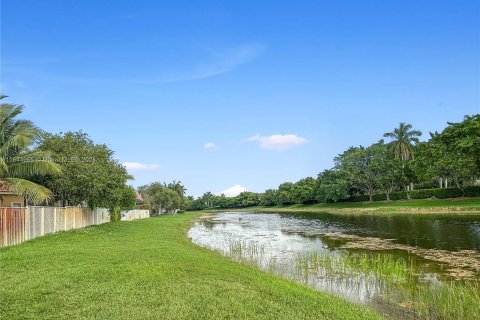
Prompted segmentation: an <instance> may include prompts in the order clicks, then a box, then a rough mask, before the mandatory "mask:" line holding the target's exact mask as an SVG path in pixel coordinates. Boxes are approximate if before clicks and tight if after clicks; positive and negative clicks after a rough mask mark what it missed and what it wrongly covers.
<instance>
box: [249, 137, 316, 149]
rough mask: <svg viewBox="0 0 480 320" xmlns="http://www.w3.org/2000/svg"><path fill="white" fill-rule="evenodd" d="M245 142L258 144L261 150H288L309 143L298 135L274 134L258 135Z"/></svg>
mask: <svg viewBox="0 0 480 320" xmlns="http://www.w3.org/2000/svg"><path fill="white" fill-rule="evenodd" d="M245 141H254V142H258V143H259V144H260V148H262V149H268V150H286V149H290V148H293V147H295V146H299V145H302V144H305V143H307V142H308V140H307V139H305V138H304V137H300V136H297V135H296V134H274V135H271V136H262V135H259V134H257V135H254V136H253V137H250V138H248V139H246V140H245Z"/></svg>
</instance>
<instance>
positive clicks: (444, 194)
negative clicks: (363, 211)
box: [345, 186, 480, 202]
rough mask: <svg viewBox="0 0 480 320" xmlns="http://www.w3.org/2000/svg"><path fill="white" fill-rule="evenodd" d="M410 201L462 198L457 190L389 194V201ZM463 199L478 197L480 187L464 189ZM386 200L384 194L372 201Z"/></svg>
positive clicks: (359, 199)
mask: <svg viewBox="0 0 480 320" xmlns="http://www.w3.org/2000/svg"><path fill="white" fill-rule="evenodd" d="M409 195H410V199H428V198H432V197H435V198H438V199H446V198H459V197H462V191H460V189H458V188H444V189H440V188H435V189H420V190H412V191H409V192H407V191H398V192H393V193H391V194H390V200H406V199H408V198H409ZM463 196H464V197H480V186H469V187H466V188H465V189H464V193H463ZM369 199H370V198H369V197H368V195H362V196H353V197H350V198H348V199H345V201H347V202H364V201H368V200H369ZM385 200H387V195H386V194H383V193H382V194H375V195H373V201H385Z"/></svg>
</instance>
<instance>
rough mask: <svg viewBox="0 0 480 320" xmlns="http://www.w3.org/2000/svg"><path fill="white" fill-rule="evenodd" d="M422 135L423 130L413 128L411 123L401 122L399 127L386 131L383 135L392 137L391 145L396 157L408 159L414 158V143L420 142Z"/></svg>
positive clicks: (403, 159)
mask: <svg viewBox="0 0 480 320" xmlns="http://www.w3.org/2000/svg"><path fill="white" fill-rule="evenodd" d="M421 135H422V132H421V131H419V130H412V125H411V124H409V123H404V122H400V125H399V126H398V128H395V129H394V130H393V131H392V132H387V133H385V134H384V135H383V137H384V138H390V139H392V141H391V142H390V145H391V147H392V151H393V154H394V155H395V157H396V158H398V159H400V160H402V161H408V160H410V159H413V157H414V154H413V145H414V144H416V143H418V142H419V140H418V137H420V136H421Z"/></svg>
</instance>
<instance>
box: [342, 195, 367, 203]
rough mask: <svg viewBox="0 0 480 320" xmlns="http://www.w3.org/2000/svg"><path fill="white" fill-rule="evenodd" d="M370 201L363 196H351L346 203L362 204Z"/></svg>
mask: <svg viewBox="0 0 480 320" xmlns="http://www.w3.org/2000/svg"><path fill="white" fill-rule="evenodd" d="M368 200H370V198H369V197H368V196H367V195H363V196H352V197H350V198H348V200H347V201H350V202H363V201H368Z"/></svg>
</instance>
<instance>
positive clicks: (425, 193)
mask: <svg viewBox="0 0 480 320" xmlns="http://www.w3.org/2000/svg"><path fill="white" fill-rule="evenodd" d="M409 194H410V197H411V199H428V198H431V197H435V198H438V199H445V198H458V197H461V196H462V191H460V190H459V189H458V188H446V189H423V190H413V191H410V193H409Z"/></svg>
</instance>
